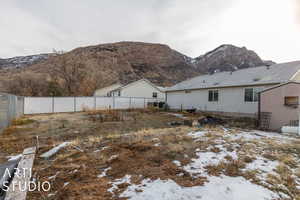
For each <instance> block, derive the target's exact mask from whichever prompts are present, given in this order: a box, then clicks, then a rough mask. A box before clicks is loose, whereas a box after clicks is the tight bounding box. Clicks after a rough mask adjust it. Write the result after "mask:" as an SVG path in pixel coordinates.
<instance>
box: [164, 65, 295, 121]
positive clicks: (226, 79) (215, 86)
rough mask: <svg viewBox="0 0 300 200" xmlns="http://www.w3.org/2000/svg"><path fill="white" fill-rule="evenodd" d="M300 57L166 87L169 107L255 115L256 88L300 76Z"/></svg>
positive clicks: (261, 88)
mask: <svg viewBox="0 0 300 200" xmlns="http://www.w3.org/2000/svg"><path fill="white" fill-rule="evenodd" d="M299 70H300V61H297V62H290V63H283V64H275V65H272V66H269V67H267V66H262V67H255V68H247V69H242V70H237V71H233V72H220V73H215V74H211V75H203V76H198V77H195V78H192V79H189V80H187V81H183V82H181V83H179V84H176V85H175V86H172V87H170V88H168V89H167V90H166V101H167V104H168V106H169V107H170V108H171V109H190V108H196V109H198V110H200V111H211V112H217V113H222V114H229V115H241V116H249V117H254V116H255V114H256V113H257V112H258V103H257V101H258V92H260V91H262V90H264V89H267V88H270V87H273V86H275V85H278V84H281V83H284V82H288V81H290V80H300V73H299Z"/></svg>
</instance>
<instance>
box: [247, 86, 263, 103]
mask: <svg viewBox="0 0 300 200" xmlns="http://www.w3.org/2000/svg"><path fill="white" fill-rule="evenodd" d="M260 90H261V89H260V88H246V89H245V102H257V101H258V93H259V92H260Z"/></svg>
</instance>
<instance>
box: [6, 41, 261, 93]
mask: <svg viewBox="0 0 300 200" xmlns="http://www.w3.org/2000/svg"><path fill="white" fill-rule="evenodd" d="M25 60H26V59H25ZM29 60H30V59H29ZM28 63H29V64H28V65H26V64H24V65H22V67H14V66H13V64H12V65H11V66H12V67H4V69H2V70H0V75H1V76H2V77H5V78H4V79H5V80H2V81H0V89H2V90H5V91H7V92H11V93H15V94H18V95H24V96H47V95H51V94H53V93H54V94H56V95H62V96H70V95H91V94H92V93H93V92H94V90H95V89H97V88H101V87H105V86H108V85H110V84H113V83H116V82H120V83H123V84H126V83H129V82H132V81H135V80H138V79H141V78H147V79H148V80H150V81H151V82H153V83H154V84H157V85H159V86H171V85H173V84H175V83H178V82H180V81H183V80H186V79H188V78H192V77H194V76H198V75H201V74H207V73H214V72H217V71H229V70H236V69H242V68H247V67H256V66H259V65H265V64H266V63H265V62H264V61H263V60H262V59H261V58H260V57H259V56H258V55H257V54H256V53H255V52H254V51H251V50H248V49H246V48H245V47H242V48H240V47H236V46H233V45H221V46H219V47H218V48H216V49H214V50H212V51H210V52H207V53H206V54H203V55H202V56H199V57H196V58H191V57H189V56H186V55H184V54H182V53H180V52H178V51H176V50H174V49H172V48H170V47H169V46H168V45H165V44H156V43H145V42H129V41H126V42H117V43H107V44H100V45H93V46H87V47H78V48H76V49H74V50H72V51H69V52H65V53H62V54H51V56H50V55H48V57H47V58H45V57H44V58H42V59H40V60H38V61H37V62H35V63H33V64H31V63H30V62H28ZM15 64H19V63H17V62H15ZM71 75H72V76H71ZM1 85H2V87H1ZM24 86H26V87H29V86H30V87H29V88H26V87H24ZM22 87H23V88H22ZM37 88H38V89H37ZM53 90H54V91H53Z"/></svg>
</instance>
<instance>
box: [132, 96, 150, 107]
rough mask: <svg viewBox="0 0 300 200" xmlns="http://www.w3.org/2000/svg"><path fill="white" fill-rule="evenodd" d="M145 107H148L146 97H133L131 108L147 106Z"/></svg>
mask: <svg viewBox="0 0 300 200" xmlns="http://www.w3.org/2000/svg"><path fill="white" fill-rule="evenodd" d="M145 107H147V104H146V100H145V99H144V98H132V99H131V108H145Z"/></svg>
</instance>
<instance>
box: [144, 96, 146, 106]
mask: <svg viewBox="0 0 300 200" xmlns="http://www.w3.org/2000/svg"><path fill="white" fill-rule="evenodd" d="M144 109H146V98H144Z"/></svg>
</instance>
